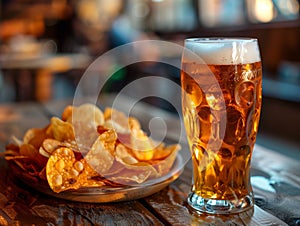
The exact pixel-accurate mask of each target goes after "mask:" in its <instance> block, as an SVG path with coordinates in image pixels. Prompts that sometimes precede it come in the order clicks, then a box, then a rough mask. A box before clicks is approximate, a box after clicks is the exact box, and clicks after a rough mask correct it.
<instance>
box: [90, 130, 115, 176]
mask: <svg viewBox="0 0 300 226" xmlns="http://www.w3.org/2000/svg"><path fill="white" fill-rule="evenodd" d="M108 148H112V149H114V144H113V143H111V145H106V144H105V143H104V142H103V140H101V136H100V137H99V138H98V139H97V140H96V141H95V143H94V144H93V146H92V148H91V150H90V151H89V152H88V153H87V155H86V156H85V160H86V161H87V163H88V164H89V165H90V166H91V167H92V168H93V169H94V170H95V171H96V172H98V173H99V174H100V175H103V174H105V173H106V172H108V171H109V169H110V168H111V166H112V165H113V163H114V157H113V155H112V154H111V153H110V152H111V150H109V149H108Z"/></svg>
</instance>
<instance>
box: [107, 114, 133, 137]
mask: <svg viewBox="0 0 300 226" xmlns="http://www.w3.org/2000/svg"><path fill="white" fill-rule="evenodd" d="M104 119H105V122H104V126H105V127H107V128H110V129H113V130H115V131H116V132H118V133H130V128H129V124H128V118H127V117H126V115H125V114H124V113H123V112H120V111H117V110H115V109H112V108H106V109H105V111H104Z"/></svg>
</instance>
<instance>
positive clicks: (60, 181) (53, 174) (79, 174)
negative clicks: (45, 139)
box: [46, 147, 91, 192]
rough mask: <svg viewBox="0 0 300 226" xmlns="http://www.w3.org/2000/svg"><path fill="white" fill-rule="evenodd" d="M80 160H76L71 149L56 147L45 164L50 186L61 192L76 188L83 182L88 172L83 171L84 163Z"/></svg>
mask: <svg viewBox="0 0 300 226" xmlns="http://www.w3.org/2000/svg"><path fill="white" fill-rule="evenodd" d="M82 161H83V160H82ZM82 161H77V160H76V158H75V155H74V153H73V151H72V150H71V149H69V148H66V147H62V148H58V149H56V150H55V151H54V152H53V153H52V155H51V156H50V157H49V159H48V162H47V165H46V177H47V181H48V183H49V186H50V188H51V189H52V190H53V191H54V192H61V191H65V190H69V189H78V188H80V187H81V186H82V184H85V183H86V180H87V179H88V177H87V175H88V174H89V172H88V173H86V172H85V166H86V164H84V163H83V162H82ZM83 172H85V173H83ZM90 172H91V171H90Z"/></svg>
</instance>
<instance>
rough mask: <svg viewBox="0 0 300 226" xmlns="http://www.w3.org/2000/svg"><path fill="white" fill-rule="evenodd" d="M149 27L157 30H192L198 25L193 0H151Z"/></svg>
mask: <svg viewBox="0 0 300 226" xmlns="http://www.w3.org/2000/svg"><path fill="white" fill-rule="evenodd" d="M150 9H151V11H150V16H149V24H148V27H149V28H150V29H152V30H156V31H190V30H192V29H194V28H195V26H196V20H197V19H196V15H195V10H194V8H193V1H192V0H151V1H150Z"/></svg>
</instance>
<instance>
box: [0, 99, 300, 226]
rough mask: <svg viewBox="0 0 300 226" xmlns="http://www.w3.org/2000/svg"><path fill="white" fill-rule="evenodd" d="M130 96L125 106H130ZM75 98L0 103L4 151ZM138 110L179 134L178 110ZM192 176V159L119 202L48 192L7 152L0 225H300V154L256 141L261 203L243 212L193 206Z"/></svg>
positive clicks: (1, 170) (171, 134)
mask: <svg viewBox="0 0 300 226" xmlns="http://www.w3.org/2000/svg"><path fill="white" fill-rule="evenodd" d="M126 100H127V99H126V98H124V101H122V103H123V104H122V106H119V107H121V108H122V107H126V106H127V105H126ZM111 101H112V97H111V96H109V97H104V98H102V99H101V98H100V102H101V104H100V105H106V106H109V103H110V102H111ZM71 103H72V100H69V101H66V100H64V101H55V102H51V103H47V104H41V103H18V104H5V105H0V148H1V151H4V149H5V145H6V144H7V143H9V142H10V137H11V136H12V135H15V136H16V137H19V138H22V137H23V135H24V133H25V131H26V130H27V129H29V128H32V127H39V128H41V127H44V126H45V125H47V124H48V123H49V119H50V117H52V116H54V115H56V116H60V114H61V112H62V110H63V109H64V107H65V106H66V105H67V104H71ZM134 115H135V116H136V117H138V118H139V120H141V121H142V125H143V122H146V123H147V122H148V121H149V119H151V118H152V117H157V116H158V117H163V118H164V120H165V122H166V124H167V126H168V134H167V136H168V139H172V138H174V139H175V137H176V134H177V132H178V129H179V126H180V123H178V121H179V119H178V117H176V115H173V114H170V113H167V112H164V111H162V110H159V109H157V108H155V107H152V106H150V105H147V104H143V103H141V104H138V105H137V107H135V110H134ZM183 148H186V147H183ZM0 156H1V152H0ZM191 177H192V170H191V164H190V162H188V163H187V164H186V166H185V169H184V171H183V173H182V174H181V176H180V177H179V178H178V179H177V180H176V181H174V182H172V183H171V184H169V185H168V186H166V187H165V188H163V189H162V190H160V191H159V192H157V193H155V194H153V195H151V196H148V197H145V198H141V199H138V200H130V201H124V202H118V203H81V202H74V201H66V200H63V199H59V198H54V197H52V196H49V195H45V194H43V193H40V192H38V191H36V190H34V189H32V188H31V187H29V186H27V185H25V184H24V183H22V182H20V181H19V180H17V179H16V178H15V177H14V176H13V174H12V172H11V170H10V168H9V167H8V165H7V163H6V161H5V160H4V158H3V153H2V156H1V157H0V225H135V226H136V225H300V162H299V161H298V160H296V159H290V158H288V157H286V156H283V155H281V154H278V153H276V152H274V151H272V150H269V149H266V148H264V147H262V146H259V145H256V147H255V150H254V154H253V160H252V176H251V181H252V186H253V189H254V194H255V207H254V209H253V210H251V211H248V212H244V213H241V214H237V215H231V216H212V215H205V214H197V213H195V212H191V211H190V209H189V208H188V206H187V202H186V199H187V195H188V193H189V191H190V187H191ZM33 187H34V186H33Z"/></svg>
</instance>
